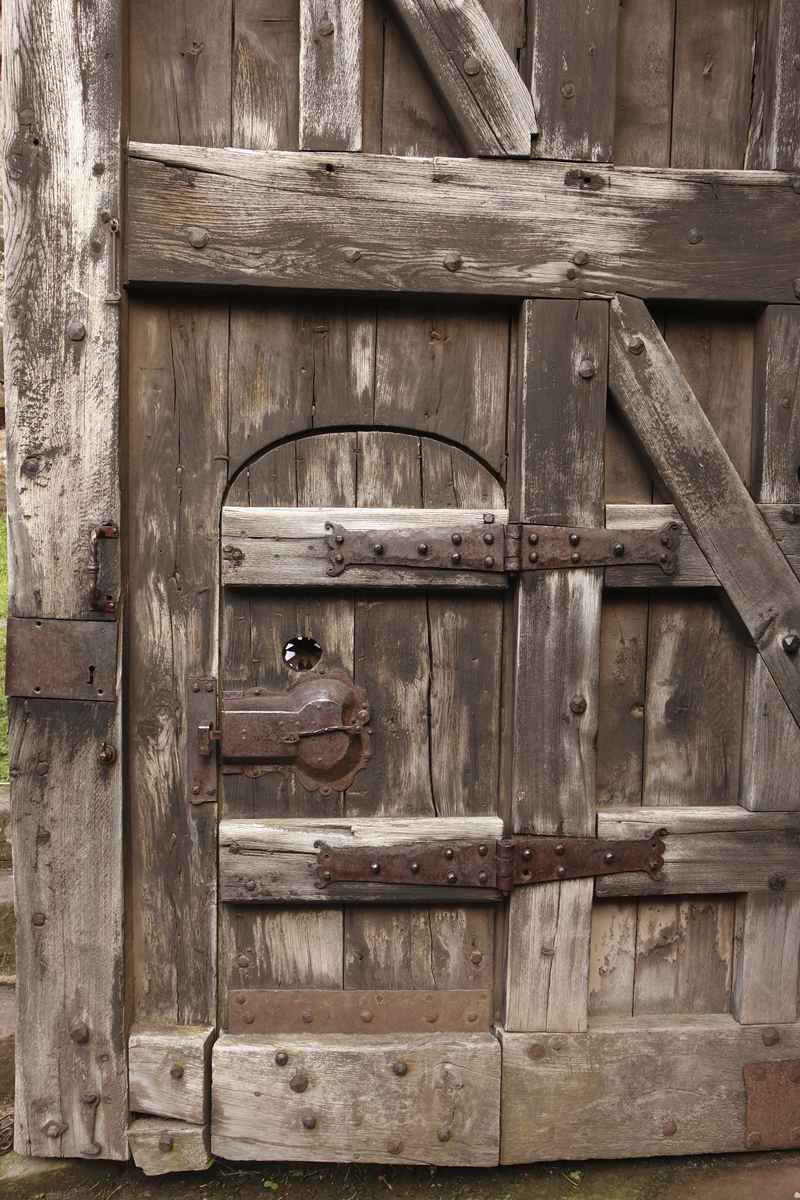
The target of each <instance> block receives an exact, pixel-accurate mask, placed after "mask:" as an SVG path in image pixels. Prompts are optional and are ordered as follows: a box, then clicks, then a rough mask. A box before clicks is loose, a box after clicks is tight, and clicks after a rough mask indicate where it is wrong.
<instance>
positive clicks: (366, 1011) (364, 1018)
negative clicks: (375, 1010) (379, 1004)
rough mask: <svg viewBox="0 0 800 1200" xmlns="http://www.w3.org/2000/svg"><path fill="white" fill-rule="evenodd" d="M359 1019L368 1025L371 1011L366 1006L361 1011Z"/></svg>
mask: <svg viewBox="0 0 800 1200" xmlns="http://www.w3.org/2000/svg"><path fill="white" fill-rule="evenodd" d="M361 1020H362V1021H363V1022H364V1024H365V1025H369V1023H370V1021H371V1020H372V1013H371V1012H370V1011H369V1009H368V1008H365V1009H364V1011H363V1012H362V1014H361Z"/></svg>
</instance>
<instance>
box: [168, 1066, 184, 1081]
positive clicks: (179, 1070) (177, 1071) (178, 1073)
mask: <svg viewBox="0 0 800 1200" xmlns="http://www.w3.org/2000/svg"><path fill="white" fill-rule="evenodd" d="M169 1073H170V1075H171V1076H172V1078H173V1079H180V1078H181V1077H182V1075H183V1067H182V1066H181V1064H180V1063H173V1064H172V1066H171V1067H170V1069H169Z"/></svg>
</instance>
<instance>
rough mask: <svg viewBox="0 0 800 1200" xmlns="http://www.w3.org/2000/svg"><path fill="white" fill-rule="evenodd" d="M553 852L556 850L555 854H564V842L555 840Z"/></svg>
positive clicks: (565, 851) (565, 849) (565, 848)
mask: <svg viewBox="0 0 800 1200" xmlns="http://www.w3.org/2000/svg"><path fill="white" fill-rule="evenodd" d="M555 852H556V854H558V855H561V854H566V853H567V847H566V846H565V845H564V843H563V842H556V845H555Z"/></svg>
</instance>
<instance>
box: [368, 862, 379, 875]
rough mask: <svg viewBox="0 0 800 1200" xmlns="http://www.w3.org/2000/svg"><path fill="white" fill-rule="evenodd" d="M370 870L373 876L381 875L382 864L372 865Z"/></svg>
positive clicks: (375, 863)
mask: <svg viewBox="0 0 800 1200" xmlns="http://www.w3.org/2000/svg"><path fill="white" fill-rule="evenodd" d="M369 869H370V871H371V872H372V874H373V875H380V871H381V864H380V863H377V862H374V863H370V867H369Z"/></svg>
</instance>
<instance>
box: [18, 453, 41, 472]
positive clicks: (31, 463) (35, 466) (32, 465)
mask: <svg viewBox="0 0 800 1200" xmlns="http://www.w3.org/2000/svg"><path fill="white" fill-rule="evenodd" d="M38 470H39V459H38V458H36V456H35V455H33V454H32V455H30V456H29V457H28V458H26V459H23V462H22V473H23V475H35V474H36V473H37V471H38Z"/></svg>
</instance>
